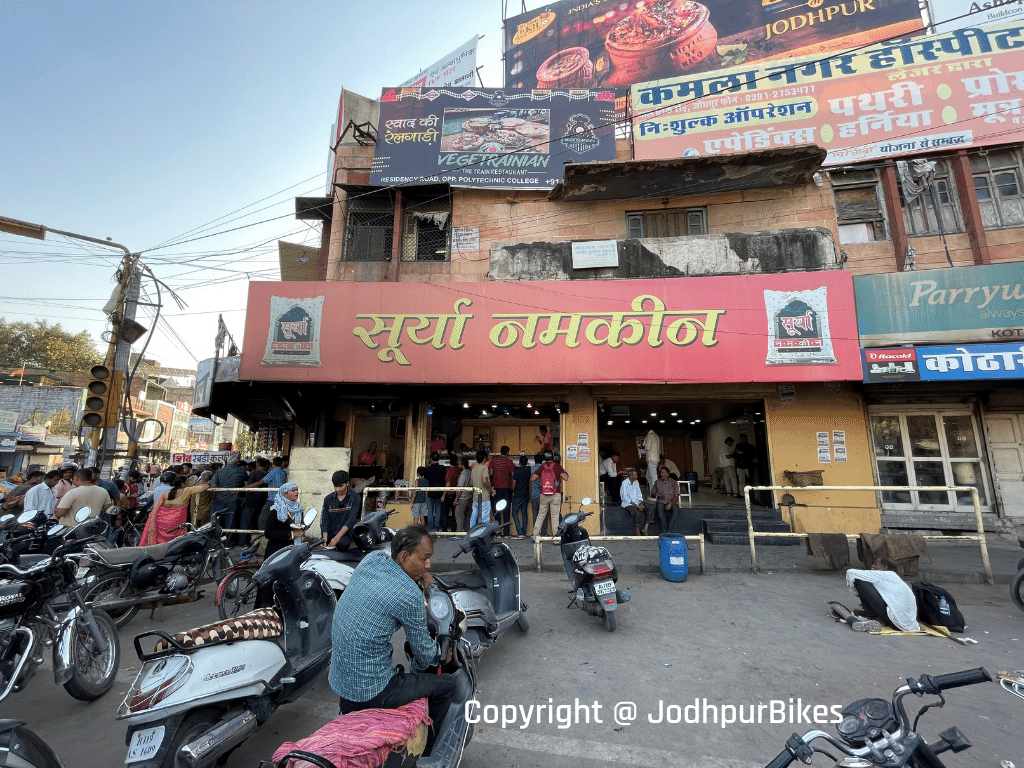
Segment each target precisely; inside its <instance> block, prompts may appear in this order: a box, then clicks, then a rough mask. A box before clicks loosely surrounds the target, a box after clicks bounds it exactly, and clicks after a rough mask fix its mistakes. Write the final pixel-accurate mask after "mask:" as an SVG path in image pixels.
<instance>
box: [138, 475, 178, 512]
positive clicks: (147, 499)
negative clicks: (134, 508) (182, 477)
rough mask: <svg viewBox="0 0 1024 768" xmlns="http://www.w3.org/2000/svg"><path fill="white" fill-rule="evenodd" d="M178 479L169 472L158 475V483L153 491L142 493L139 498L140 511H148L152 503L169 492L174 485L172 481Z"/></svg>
mask: <svg viewBox="0 0 1024 768" xmlns="http://www.w3.org/2000/svg"><path fill="white" fill-rule="evenodd" d="M177 479H178V475H177V474H176V473H174V472H171V470H169V469H168V470H167V471H165V472H162V473H161V474H160V478H159V482H157V484H156V485H154V486H153V490H151V491H149V492H148V493H144V494H142V495H141V496H139V506H140V507H141V508H142V509H149V508H150V507H151V506H152V505H153V502H155V501H156V500H157V499H159V498H160V497H161V496H163V495H164V494H165V493H167V492H168V491H169V490H171V487H172V486H173V485H174V481H175V480H177Z"/></svg>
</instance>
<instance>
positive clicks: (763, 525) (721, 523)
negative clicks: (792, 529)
mask: <svg viewBox="0 0 1024 768" xmlns="http://www.w3.org/2000/svg"><path fill="white" fill-rule="evenodd" d="M754 531H755V532H757V531H766V532H768V533H789V525H787V524H786V523H783V522H782V521H765V520H755V521H754ZM704 532H705V533H744V534H745V533H746V532H747V521H746V520H708V519H705V520H704Z"/></svg>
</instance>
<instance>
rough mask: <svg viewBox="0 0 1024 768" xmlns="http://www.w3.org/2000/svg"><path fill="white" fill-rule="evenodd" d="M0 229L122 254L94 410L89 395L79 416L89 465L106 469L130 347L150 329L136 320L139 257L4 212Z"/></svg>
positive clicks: (96, 372) (126, 388) (128, 428)
mask: <svg viewBox="0 0 1024 768" xmlns="http://www.w3.org/2000/svg"><path fill="white" fill-rule="evenodd" d="M0 231H2V232H9V233H11V234H15V235H21V236H23V237H32V238H35V239H37V240H45V239H46V234H47V233H48V232H49V233H52V234H55V235H62V236H63V237H69V238H72V239H75V240H83V241H85V242H88V243H95V244H97V245H102V246H106V247H108V248H117V249H118V250H120V251H122V252H123V253H124V258H123V259H122V261H121V266H120V268H119V269H118V272H117V287H116V288H115V290H114V292H113V294H112V295H111V297H110V301H108V302H107V304H106V305H105V306H104V308H103V310H104V312H106V313H107V315H108V316H109V319H110V322H111V324H112V329H111V331H110V338H109V339H107V341H108V345H107V353H106V355H105V357H104V361H103V365H101V366H95V367H94V368H93V370H92V374H93V381H92V382H91V383H90V385H89V390H90V392H91V393H92V394H93V398H94V399H95V403H96V408H95V409H94V410H93V412H92V413H90V402H91V401H92V400H93V398H90V397H88V395H87V397H86V414H85V416H84V417H83V423H84V424H85V425H86V426H90V427H92V431H91V434H90V438H91V445H92V451H90V454H89V464H94V465H95V466H98V467H100V469H101V470H102V469H104V468H107V467H109V466H110V464H111V463H112V462H113V459H114V455H115V454H116V452H117V434H118V426H119V425H120V424H121V417H120V414H121V412H122V409H123V411H124V413H126V414H128V413H130V412H131V408H130V404H129V403H128V398H129V397H130V396H131V383H132V381H131V379H132V377H131V376H130V375H127V372H128V364H129V362H130V358H131V347H132V344H133V343H134V342H136V341H137V340H138V339H139V338H141V337H142V336H143V335H144V334H145V333H147V330H148V329H146V328H145V327H143V326H142V325H140V324H139V323H138V322H136V320H135V314H136V310H137V308H138V303H139V285H140V280H139V255H138V254H133V253H132V252H131V251H130V250H128V248H126V247H125V246H123V245H121V244H120V243H115V242H113V241H111V240H110V239H109V238H108V239H106V240H100V239H99V238H95V237H89V236H88V235H82V234H78V233H76V232H65V231H63V230H59V229H53V228H50V227H46V226H44V225H42V224H32V223H30V222H27V221H21V220H19V219H12V218H8V217H6V216H0ZM125 432H126V434H127V435H128V437H129V452H128V453H129V455H132V450H131V448H132V446H133V445H135V446H137V442H136V438H137V435H136V434H134V432H135V425H134V424H133V423H130V422H128V421H127V420H126V423H125Z"/></svg>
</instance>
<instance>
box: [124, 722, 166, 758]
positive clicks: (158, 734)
mask: <svg viewBox="0 0 1024 768" xmlns="http://www.w3.org/2000/svg"><path fill="white" fill-rule="evenodd" d="M163 740H164V727H163V726H162V725H157V726H154V727H153V728H142V729H140V730H138V731H136V732H135V733H133V734H132V743H131V744H129V745H128V755H127V757H125V759H124V761H125V763H126V764H127V763H137V762H139V761H140V760H149V759H150V758H152V757H153V755H155V754H156V753H157V750H158V749H160V744H161V743H162V742H163Z"/></svg>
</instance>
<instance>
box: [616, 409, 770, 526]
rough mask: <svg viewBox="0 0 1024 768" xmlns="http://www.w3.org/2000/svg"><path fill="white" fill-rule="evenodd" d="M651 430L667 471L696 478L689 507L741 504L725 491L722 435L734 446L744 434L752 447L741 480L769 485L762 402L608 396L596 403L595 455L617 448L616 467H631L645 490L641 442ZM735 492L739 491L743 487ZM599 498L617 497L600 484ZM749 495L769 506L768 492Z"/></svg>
mask: <svg viewBox="0 0 1024 768" xmlns="http://www.w3.org/2000/svg"><path fill="white" fill-rule="evenodd" d="M652 431H653V432H654V434H655V435H656V436H657V438H658V442H660V444H661V454H662V456H664V457H665V459H666V460H667V463H666V466H667V467H668V468H669V470H670V471H671V470H672V469H677V470H678V475H679V479H680V480H691V481H694V482H695V483H696V493H694V494H693V495H692V506H693V507H722V506H724V507H737V508H739V507H743V499H742V497H740V498H737V497H735V496H730V495H726V493H725V490H726V489H725V487H724V486H725V485H726V483H727V481H726V480H725V477H724V474H725V473H724V470H723V469H722V468H721V466H720V465H721V464H722V462H723V454H724V453H726V452H727V451H726V444H725V440H726V438H732V440H733V445H735V444H736V442H738V441H739V439H740V435H745V436H746V440H747V442H748V443H749V444H750V445H752V446H753V448H754V450H753V451H752V454H753V460H752V464H751V466H750V467H749V468H748V470H747V481H746V484H748V485H769V484H770V483H769V482H768V481H769V480H770V464H769V459H768V436H767V432H766V430H765V417H764V402H763V401H760V400H751V401H727V400H719V401H714V402H707V401H704V400H702V401H695V400H694V401H686V400H676V399H674V400H667V399H666V400H662V401H646V402H642V403H636V402H634V403H630V404H626V403H621V402H612V401H604V402H601V403H599V405H598V451H599V453H600V460H601V461H603V460H604V459H606V458H607V457H608V456H609V455H611V453H612V452H613V451H614V452H617V453H618V454H619V462H618V466H617V469H618V470H619V471H626V472H628V471H629V470H630V469H633V468H635V469H636V470H637V471H638V473H639V475H640V481H641V486H642V487H643V488H644V490H645V492H648V485H647V483H648V478H647V475H648V458H647V456H646V452H645V444H646V442H647V436H648V434H649V433H650V432H652ZM729 452H731V449H730V451H729ZM673 474H676V473H673ZM655 479H656V478H655ZM740 491H741V493H742V487H741V488H740ZM602 497H603V498H602V501H603V502H605V503H606V504H615V503H617V501H618V500H617V499H616V498H615V497H614V491H610V490H609V489H607V488H606V487H605V486H602ZM751 498H752V502H753V503H754V504H755V505H758V506H770V505H771V496H770V494H769V493H768V492H756V491H755V492H753V493H752V494H751ZM684 503H685V502H684Z"/></svg>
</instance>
